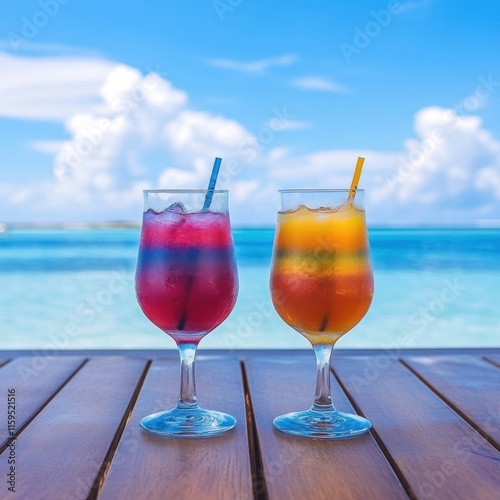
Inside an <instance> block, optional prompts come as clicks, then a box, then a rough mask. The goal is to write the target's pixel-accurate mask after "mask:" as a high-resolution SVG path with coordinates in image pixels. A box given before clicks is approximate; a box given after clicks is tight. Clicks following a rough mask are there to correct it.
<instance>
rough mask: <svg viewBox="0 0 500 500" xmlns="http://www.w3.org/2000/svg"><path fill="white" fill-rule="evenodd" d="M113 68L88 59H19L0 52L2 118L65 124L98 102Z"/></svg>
mask: <svg viewBox="0 0 500 500" xmlns="http://www.w3.org/2000/svg"><path fill="white" fill-rule="evenodd" d="M112 66H113V64H112V63H110V62H108V61H105V60H102V59H95V58H87V57H79V58H75V57H43V58H35V57H19V56H14V55H11V54H8V53H5V52H0V67H1V68H2V78H1V79H0V116H4V117H9V118H25V119H35V120H46V121H63V120H65V119H66V118H68V117H70V116H71V115H72V114H74V113H77V112H79V111H83V110H85V109H87V108H88V107H89V106H92V105H93V104H95V103H96V102H97V99H98V95H99V94H98V93H99V88H100V86H101V85H102V82H103V80H104V78H105V77H106V75H107V74H108V73H109V71H110V69H111V68H112Z"/></svg>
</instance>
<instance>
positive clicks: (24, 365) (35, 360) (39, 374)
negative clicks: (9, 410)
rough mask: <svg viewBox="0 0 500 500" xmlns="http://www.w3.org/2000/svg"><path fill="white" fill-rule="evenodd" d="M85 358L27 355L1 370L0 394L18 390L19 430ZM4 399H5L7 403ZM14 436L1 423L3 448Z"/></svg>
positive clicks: (4, 394) (17, 423)
mask: <svg viewBox="0 0 500 500" xmlns="http://www.w3.org/2000/svg"><path fill="white" fill-rule="evenodd" d="M84 361H85V359H84V358H81V357H80V358H78V357H53V358H47V359H45V358H43V357H36V356H32V357H26V358H17V359H14V360H13V361H11V362H10V363H8V364H7V365H6V366H4V367H3V368H2V369H1V370H0V394H1V395H2V397H4V398H7V394H8V390H9V389H10V390H11V391H13V392H14V394H15V408H14V412H15V428H16V432H19V430H21V429H22V427H23V426H24V425H25V424H26V423H27V422H29V421H30V420H31V419H32V418H33V417H34V416H35V415H36V414H37V413H38V412H39V411H40V409H41V408H42V407H43V405H44V404H45V403H46V402H47V401H48V400H49V399H50V398H51V397H52V396H53V395H54V394H55V393H56V392H57V391H58V390H59V388H60V387H61V386H62V385H63V384H64V383H65V382H66V381H67V380H68V379H69V378H70V377H71V376H72V375H73V373H75V371H77V370H78V368H80V366H81V365H82V363H83V362H84ZM6 402H7V401H6V399H5V403H6ZM9 437H11V436H10V434H9V432H8V429H7V426H6V425H2V426H0V449H1V448H3V447H4V446H5V443H6V441H7V439H8V438H9Z"/></svg>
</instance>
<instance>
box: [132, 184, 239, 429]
mask: <svg viewBox="0 0 500 500" xmlns="http://www.w3.org/2000/svg"><path fill="white" fill-rule="evenodd" d="M227 201H228V193H227V191H224V190H215V191H204V190H151V191H145V192H144V214H143V222H142V230H141V240H140V246H139V258H138V262H137V272H136V294H137V300H138V302H139V305H140V306H141V309H142V311H143V312H144V314H145V315H146V317H147V318H148V319H149V320H150V321H151V322H152V323H154V324H155V325H156V326H157V327H158V328H160V329H161V330H163V331H164V332H165V333H167V334H168V335H170V336H171V337H172V338H173V339H174V340H175V342H176V344H177V347H178V349H179V353H180V360H181V384H180V395H179V400H178V403H177V406H176V407H175V408H173V409H171V410H168V411H161V412H159V413H155V414H153V415H149V416H147V417H145V418H143V419H142V420H141V426H142V427H143V428H144V429H145V430H146V431H149V432H151V433H153V434H160V435H163V436H177V437H208V436H214V435H218V434H221V433H222V432H225V431H227V430H229V429H231V428H233V427H234V426H235V424H236V420H235V418H234V417H232V416H230V415H226V414H225V413H221V412H218V411H209V410H204V409H202V408H200V406H199V405H198V401H197V398H196V389H195V372H194V361H195V355H196V349H197V346H198V343H199V342H200V340H201V339H202V338H203V337H205V335H207V334H208V333H209V332H211V331H212V330H213V329H214V328H216V327H217V326H219V325H220V324H221V323H222V322H223V321H224V320H225V319H226V318H227V317H228V315H229V313H230V312H231V310H232V309H233V307H234V304H235V302H236V297H237V294H238V276H237V270H236V261H235V256H234V244H233V238H232V234H231V226H230V222H229V212H228V205H227ZM208 207H209V208H208Z"/></svg>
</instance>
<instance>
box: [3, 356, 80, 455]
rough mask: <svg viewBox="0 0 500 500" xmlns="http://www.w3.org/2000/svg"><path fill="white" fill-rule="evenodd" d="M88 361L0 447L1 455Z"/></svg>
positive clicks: (77, 368)
mask: <svg viewBox="0 0 500 500" xmlns="http://www.w3.org/2000/svg"><path fill="white" fill-rule="evenodd" d="M88 361H89V360H88V359H84V360H83V361H82V362H81V364H80V365H79V366H77V367H76V369H75V370H74V371H73V372H72V373H71V374H70V375H69V377H68V378H67V379H66V380H65V381H64V382H63V383H62V384H61V385H60V386H59V388H58V389H56V390H55V391H54V393H53V394H52V395H51V396H50V397H49V398H47V401H45V403H43V404H42V405H41V406H40V408H38V410H37V411H36V412H34V413H33V415H31V417H30V418H29V419H28V420H26V422H25V423H24V425H22V426H21V427H20V428H19V429H17V430H16V433H15V435H14V436H11V437H10V438H9V439H7V441H6V442H5V443H4V444H3V445H2V446H0V455H1V454H2V453H3V452H4V451H5V450H6V449H7V448H8V447H9V446H10V442H11V441H12V440H14V439H17V438H18V437H19V436H20V435H21V434H22V432H23V431H24V430H25V429H26V428H27V427H28V425H30V424H31V422H33V420H35V418H36V417H38V415H40V413H42V411H43V410H44V409H45V408H46V407H47V405H48V404H49V403H50V402H51V401H52V400H53V399H54V398H55V397H56V396H57V395H58V394H59V393H60V392H61V391H62V390H63V389H64V387H66V385H67V384H68V383H69V381H70V380H71V379H72V378H73V377H74V376H75V375H76V374H77V373H78V372H79V371H80V370H81V369H82V368H83V367H84V366H85V365H86V364H87V363H88Z"/></svg>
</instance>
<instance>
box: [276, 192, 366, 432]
mask: <svg viewBox="0 0 500 500" xmlns="http://www.w3.org/2000/svg"><path fill="white" fill-rule="evenodd" d="M348 197H349V190H347V189H346V190H304V189H296V190H283V191H280V206H279V211H278V222H277V228H276V233H275V238H274V246H273V259H272V265H271V278H270V288H271V296H272V300H273V304H274V307H275V308H276V311H277V312H278V314H279V315H280V316H281V318H282V319H283V320H284V321H285V322H286V323H287V324H288V325H290V326H291V327H292V328H294V329H295V330H296V331H298V332H299V333H301V334H302V335H303V336H304V337H306V338H307V339H308V340H309V342H310V343H311V344H312V347H313V349H314V352H315V355H316V364H317V378H316V393H315V395H314V401H313V404H312V406H311V408H310V409H309V410H306V411H300V412H294V413H289V414H286V415H281V416H279V417H277V418H276V419H275V420H274V426H275V427H276V428H277V429H278V430H280V431H282V432H285V433H288V434H293V435H296V436H305V437H313V438H326V439H334V438H347V437H354V436H357V435H359V434H362V433H364V432H366V431H368V430H369V429H370V427H371V423H370V422H369V421H368V420H366V419H365V418H363V417H360V416H358V415H350V414H346V413H341V412H339V411H337V410H336V409H335V407H334V406H333V403H332V398H331V392H330V358H331V354H332V349H333V346H334V344H335V343H336V342H337V340H338V339H339V338H340V337H341V336H342V335H344V334H345V333H347V332H348V331H349V330H351V328H353V327H354V326H355V325H356V324H357V323H358V322H359V321H360V320H361V319H362V318H363V316H364V315H365V314H366V312H367V311H368V309H369V307H370V304H371V301H372V297H373V272H372V266H371V260H370V249H369V244H368V234H367V230H366V222H365V212H364V206H363V202H364V192H363V190H358V191H357V192H356V196H355V198H348Z"/></svg>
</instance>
